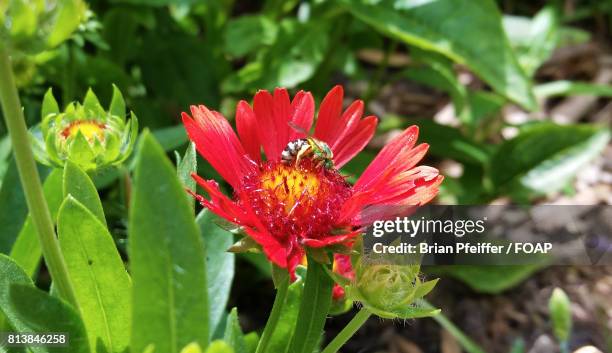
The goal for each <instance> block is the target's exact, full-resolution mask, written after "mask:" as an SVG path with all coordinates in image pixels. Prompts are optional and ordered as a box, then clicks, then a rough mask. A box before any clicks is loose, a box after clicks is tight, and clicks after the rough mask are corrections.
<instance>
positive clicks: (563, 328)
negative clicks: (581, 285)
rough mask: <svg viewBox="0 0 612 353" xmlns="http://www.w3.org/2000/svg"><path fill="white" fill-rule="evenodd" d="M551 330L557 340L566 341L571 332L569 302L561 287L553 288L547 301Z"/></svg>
mask: <svg viewBox="0 0 612 353" xmlns="http://www.w3.org/2000/svg"><path fill="white" fill-rule="evenodd" d="M548 311H549V313H550V321H551V323H552V327H553V332H554V334H555V337H556V338H557V339H558V340H559V342H562V343H564V342H567V341H568V340H569V337H570V333H571V332H572V311H571V302H570V300H569V298H568V296H567V294H565V292H564V291H563V290H562V289H561V288H555V289H554V290H553V293H552V295H551V296H550V300H549V301H548Z"/></svg>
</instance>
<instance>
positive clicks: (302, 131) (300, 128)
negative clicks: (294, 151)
mask: <svg viewBox="0 0 612 353" xmlns="http://www.w3.org/2000/svg"><path fill="white" fill-rule="evenodd" d="M287 124H289V126H290V127H291V128H292V129H293V130H295V131H297V132H299V133H302V134H304V135H306V136H308V131H306V130H305V129H304V128H303V127H301V126H299V125H297V124H296V123H294V122H293V121H289V122H287Z"/></svg>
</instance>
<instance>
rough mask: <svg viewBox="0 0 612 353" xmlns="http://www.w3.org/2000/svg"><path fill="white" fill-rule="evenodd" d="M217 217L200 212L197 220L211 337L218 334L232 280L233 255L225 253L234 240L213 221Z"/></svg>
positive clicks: (209, 213) (210, 213)
mask: <svg viewBox="0 0 612 353" xmlns="http://www.w3.org/2000/svg"><path fill="white" fill-rule="evenodd" d="M217 219H218V217H217V216H215V215H214V214H213V213H212V212H210V211H209V210H208V209H206V208H205V209H203V210H202V211H201V212H200V214H198V216H197V218H196V222H197V224H198V226H199V227H200V233H201V234H202V239H203V241H204V251H205V254H206V278H207V282H208V304H209V314H208V315H209V316H208V317H209V321H210V326H209V327H210V334H211V336H212V334H213V333H214V332H216V331H217V326H219V324H220V323H221V319H222V316H223V315H225V308H226V306H227V302H228V300H229V295H230V290H231V289H232V281H233V279H234V266H235V265H234V261H235V260H234V258H235V255H234V254H232V253H229V252H227V251H226V250H227V249H228V248H229V247H230V246H231V245H232V243H233V241H234V237H233V234H231V233H230V232H228V231H226V230H224V229H222V228H221V227H219V226H218V225H216V224H215V223H214V222H215V220H217Z"/></svg>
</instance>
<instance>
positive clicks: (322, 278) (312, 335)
mask: <svg viewBox="0 0 612 353" xmlns="http://www.w3.org/2000/svg"><path fill="white" fill-rule="evenodd" d="M333 284H334V282H333V281H332V279H331V278H330V277H329V276H328V275H327V273H325V270H324V269H323V265H321V264H318V263H317V262H315V261H314V260H313V259H311V258H309V259H308V271H307V272H306V283H305V285H304V294H303V296H302V302H301V304H300V310H299V314H298V320H297V323H296V325H295V330H294V332H293V337H292V339H291V344H290V346H289V352H291V353H312V352H314V351H315V349H317V347H318V344H319V341H320V340H321V336H322V333H323V326H324V325H325V319H326V318H327V313H328V312H329V307H330V305H331V300H332V286H333Z"/></svg>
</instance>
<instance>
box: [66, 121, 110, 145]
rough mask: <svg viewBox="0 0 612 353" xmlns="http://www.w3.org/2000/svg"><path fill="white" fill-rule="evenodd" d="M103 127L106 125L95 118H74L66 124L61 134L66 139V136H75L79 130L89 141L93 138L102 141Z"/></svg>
mask: <svg viewBox="0 0 612 353" xmlns="http://www.w3.org/2000/svg"><path fill="white" fill-rule="evenodd" d="M105 128H106V125H104V124H102V123H99V122H97V121H95V120H76V121H73V122H72V123H70V124H69V125H68V126H66V127H65V128H64V130H62V132H61V134H62V136H63V137H64V139H67V138H68V137H75V136H76V135H77V133H79V131H80V132H81V133H82V134H83V136H84V137H85V138H86V139H87V141H89V142H91V141H93V140H94V138H97V139H98V140H100V141H103V140H104V129H105Z"/></svg>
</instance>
